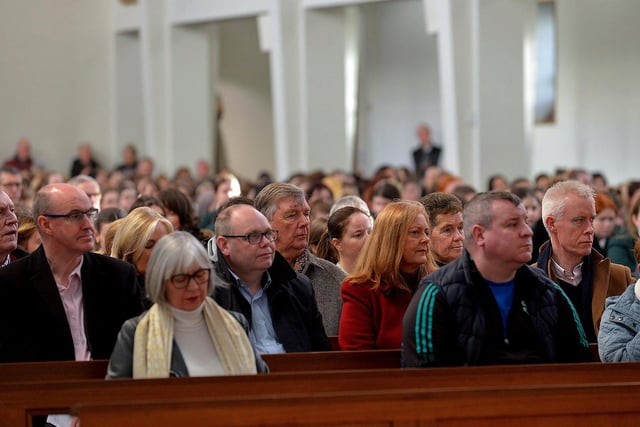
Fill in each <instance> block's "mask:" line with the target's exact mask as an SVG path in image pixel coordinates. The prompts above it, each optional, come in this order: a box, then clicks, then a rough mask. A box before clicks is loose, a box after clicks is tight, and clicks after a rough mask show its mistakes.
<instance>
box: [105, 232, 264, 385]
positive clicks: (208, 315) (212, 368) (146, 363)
mask: <svg viewBox="0 0 640 427" xmlns="http://www.w3.org/2000/svg"><path fill="white" fill-rule="evenodd" d="M212 268H213V267H212V264H211V261H210V259H209V256H208V255H207V251H206V250H205V249H204V247H203V246H202V244H201V243H200V242H199V241H198V240H197V239H196V238H194V237H193V236H192V235H191V234H189V233H186V232H182V231H176V232H173V233H171V234H169V235H167V236H165V237H164V238H162V239H161V240H160V241H159V242H158V244H157V245H156V247H155V248H154V250H153V253H152V254H151V258H150V259H149V264H148V271H149V273H148V274H147V290H148V293H149V297H150V298H151V300H152V301H153V303H154V305H153V306H152V307H151V308H150V309H149V311H147V312H145V313H144V314H142V315H141V316H139V317H135V318H133V319H129V320H128V321H126V322H125V323H124V325H123V326H122V329H121V330H120V333H119V335H118V339H117V341H116V345H115V348H114V350H113V353H112V354H111V359H110V360H109V366H108V369H107V378H131V377H132V378H164V377H170V376H177V377H181V376H212V375H245V374H255V373H257V372H265V371H266V370H267V368H266V365H265V364H264V362H263V361H262V359H261V358H260V357H259V356H256V353H255V351H254V349H253V346H252V345H251V343H250V341H249V338H248V337H247V327H248V326H247V321H246V319H245V318H244V317H243V316H242V315H241V314H239V313H232V312H228V311H226V310H224V309H223V308H221V307H220V306H219V305H218V304H217V303H216V302H215V301H214V300H213V299H211V298H210V297H209V296H208V295H210V294H212V292H214V290H215V288H216V286H217V285H216V283H215V282H214V276H215V275H212V274H211V270H212Z"/></svg>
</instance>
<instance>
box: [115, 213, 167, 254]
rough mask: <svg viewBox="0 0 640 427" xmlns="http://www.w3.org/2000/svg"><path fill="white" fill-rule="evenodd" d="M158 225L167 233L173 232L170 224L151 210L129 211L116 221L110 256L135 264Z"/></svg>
mask: <svg viewBox="0 0 640 427" xmlns="http://www.w3.org/2000/svg"><path fill="white" fill-rule="evenodd" d="M158 224H162V225H163V226H164V227H165V228H166V229H167V232H168V233H171V232H172V231H173V226H172V225H171V222H170V221H169V220H168V219H166V218H165V217H163V216H162V215H160V214H159V213H158V212H156V211H155V210H153V209H151V208H147V207H139V208H136V209H134V210H133V211H131V212H130V213H129V214H128V215H127V216H126V217H124V218H122V219H121V220H118V224H117V226H116V231H115V235H114V237H113V244H112V245H111V256H112V257H114V258H118V259H121V260H123V261H126V262H128V263H130V264H135V263H136V261H138V259H140V257H141V256H142V251H144V249H145V246H146V245H147V243H148V241H149V239H150V238H151V236H152V235H153V232H154V231H155V229H156V226H157V225H158ZM112 227H113V225H112ZM110 230H111V229H109V231H110Z"/></svg>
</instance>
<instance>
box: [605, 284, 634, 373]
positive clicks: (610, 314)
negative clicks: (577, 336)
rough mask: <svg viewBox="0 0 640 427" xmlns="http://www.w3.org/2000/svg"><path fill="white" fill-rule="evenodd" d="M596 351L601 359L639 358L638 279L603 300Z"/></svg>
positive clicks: (627, 359)
mask: <svg viewBox="0 0 640 427" xmlns="http://www.w3.org/2000/svg"><path fill="white" fill-rule="evenodd" d="M598 353H599V354H600V360H602V361H603V362H631V361H640V280H638V281H637V282H636V283H635V284H633V285H629V287H628V288H627V290H626V291H624V293H623V294H622V295H619V296H614V297H609V298H607V300H606V302H605V310H604V313H603V314H602V321H601V323H600V332H599V333H598Z"/></svg>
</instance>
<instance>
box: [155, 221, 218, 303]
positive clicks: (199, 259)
mask: <svg viewBox="0 0 640 427" xmlns="http://www.w3.org/2000/svg"><path fill="white" fill-rule="evenodd" d="M194 263H196V264H197V265H198V266H199V267H200V268H210V269H211V275H210V277H209V284H208V285H207V295H211V294H212V293H213V291H214V290H215V288H216V287H218V286H221V284H220V283H216V281H215V280H214V277H215V272H214V271H213V270H214V268H213V265H212V264H211V260H210V259H209V255H208V254H207V251H206V249H205V248H204V246H203V245H202V243H200V242H199V241H198V239H196V238H195V237H194V236H193V235H191V234H190V233H187V232H186V231H174V232H173V233H170V234H167V235H166V236H164V237H163V238H162V239H160V240H158V243H156V246H155V247H154V248H153V252H151V257H150V258H149V263H148V264H147V273H146V276H145V287H146V288H147V294H148V295H149V299H151V301H153V302H155V303H158V304H166V303H167V299H166V297H165V290H166V286H167V282H168V281H169V279H170V278H171V276H173V275H174V274H180V273H185V272H186V271H187V269H189V268H191V266H192V264H194Z"/></svg>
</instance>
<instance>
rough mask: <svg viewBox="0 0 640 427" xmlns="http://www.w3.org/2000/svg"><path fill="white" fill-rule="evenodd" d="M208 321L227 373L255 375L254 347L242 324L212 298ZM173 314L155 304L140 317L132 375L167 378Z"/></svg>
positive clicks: (207, 305) (206, 304)
mask: <svg viewBox="0 0 640 427" xmlns="http://www.w3.org/2000/svg"><path fill="white" fill-rule="evenodd" d="M202 314H203V315H204V320H205V324H206V325H207V329H208V330H209V335H210V336H211V340H212V341H213V346H214V347H215V349H216V351H217V352H218V356H219V357H220V362H221V363H222V366H223V367H224V370H225V372H226V374H227V375H244V374H255V373H256V372H257V371H256V362H255V357H254V354H253V348H252V347H251V343H250V342H249V339H248V338H247V334H246V333H245V331H244V329H243V328H242V325H240V323H238V321H237V320H236V319H235V318H234V317H233V316H231V314H229V313H228V312H227V311H226V310H224V309H222V308H221V307H220V306H219V305H218V304H216V303H215V301H213V300H212V299H211V298H208V297H207V299H206V300H205V302H204V308H203V310H202ZM172 347H173V314H172V313H171V309H170V308H169V307H168V305H167V304H154V305H153V306H152V307H151V308H150V309H149V311H148V312H147V314H146V315H145V316H144V317H143V318H142V319H141V320H140V323H139V324H138V327H137V328H136V334H135V338H134V341H133V378H167V377H169V372H170V369H171V351H172Z"/></svg>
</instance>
